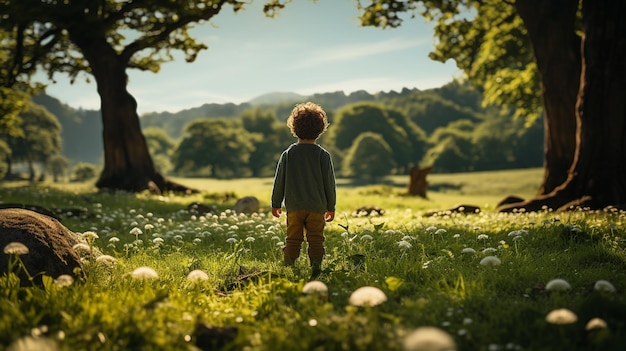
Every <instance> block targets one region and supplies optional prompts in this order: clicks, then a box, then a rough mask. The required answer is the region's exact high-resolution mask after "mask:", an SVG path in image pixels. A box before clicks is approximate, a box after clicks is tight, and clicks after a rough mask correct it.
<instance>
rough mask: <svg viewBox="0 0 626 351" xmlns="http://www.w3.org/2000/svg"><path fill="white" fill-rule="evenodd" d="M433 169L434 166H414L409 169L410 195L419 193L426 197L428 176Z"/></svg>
mask: <svg viewBox="0 0 626 351" xmlns="http://www.w3.org/2000/svg"><path fill="white" fill-rule="evenodd" d="M432 170H433V166H430V167H427V168H417V167H413V168H411V170H410V171H409V175H410V179H409V189H408V191H409V195H417V196H421V197H423V198H426V188H427V186H428V182H427V181H426V176H427V175H428V173H430V171H432Z"/></svg>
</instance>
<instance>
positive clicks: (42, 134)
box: [0, 102, 62, 178]
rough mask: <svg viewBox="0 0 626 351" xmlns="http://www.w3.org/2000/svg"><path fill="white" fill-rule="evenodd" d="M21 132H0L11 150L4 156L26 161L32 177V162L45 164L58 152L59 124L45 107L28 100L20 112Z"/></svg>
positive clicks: (13, 161) (60, 141) (59, 149)
mask: <svg viewBox="0 0 626 351" xmlns="http://www.w3.org/2000/svg"><path fill="white" fill-rule="evenodd" d="M20 119H21V121H22V122H21V133H19V134H9V133H8V132H7V133H6V134H4V135H3V134H2V133H0V135H1V136H2V137H3V139H4V140H6V145H8V147H9V148H10V150H11V153H10V154H5V157H6V158H7V159H8V160H9V161H10V162H11V163H15V162H20V161H21V162H27V163H28V164H29V166H30V169H31V175H30V176H31V178H34V174H33V172H34V170H33V167H32V164H33V163H35V162H39V163H41V164H43V165H45V164H46V162H47V161H48V159H49V158H50V157H51V156H52V155H55V154H57V153H60V151H61V147H62V145H61V144H62V140H61V125H60V124H59V122H58V120H57V119H56V117H55V116H54V115H52V114H51V113H50V112H48V111H47V110H46V109H45V108H43V107H41V106H39V105H35V104H33V103H32V102H29V103H28V104H27V105H26V107H25V108H24V109H23V110H22V112H21V113H20Z"/></svg>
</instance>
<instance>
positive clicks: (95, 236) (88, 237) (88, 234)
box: [82, 231, 99, 242]
mask: <svg viewBox="0 0 626 351" xmlns="http://www.w3.org/2000/svg"><path fill="white" fill-rule="evenodd" d="M82 237H83V239H85V240H87V241H88V242H93V241H94V240H96V239H98V238H99V236H98V234H96V233H95V232H92V231H88V232H84V233H83V235H82Z"/></svg>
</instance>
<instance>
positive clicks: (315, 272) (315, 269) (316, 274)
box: [311, 267, 322, 280]
mask: <svg viewBox="0 0 626 351" xmlns="http://www.w3.org/2000/svg"><path fill="white" fill-rule="evenodd" d="M320 274H322V269H321V268H320V267H311V280H315V279H317V277H319V276H320Z"/></svg>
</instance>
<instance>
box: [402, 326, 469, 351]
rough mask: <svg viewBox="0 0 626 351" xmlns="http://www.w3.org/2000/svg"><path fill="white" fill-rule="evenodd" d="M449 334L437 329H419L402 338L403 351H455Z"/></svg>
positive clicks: (454, 345) (455, 347)
mask: <svg viewBox="0 0 626 351" xmlns="http://www.w3.org/2000/svg"><path fill="white" fill-rule="evenodd" d="M456 349H457V346H456V343H455V342H454V339H453V338H452V336H450V334H448V333H447V332H445V331H443V330H441V329H439V328H437V327H419V328H417V329H415V330H414V331H413V332H412V333H410V334H408V335H407V336H406V337H405V338H404V342H403V350H404V351H455V350H456Z"/></svg>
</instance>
